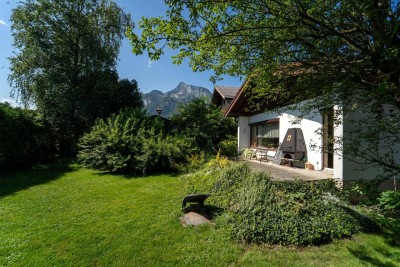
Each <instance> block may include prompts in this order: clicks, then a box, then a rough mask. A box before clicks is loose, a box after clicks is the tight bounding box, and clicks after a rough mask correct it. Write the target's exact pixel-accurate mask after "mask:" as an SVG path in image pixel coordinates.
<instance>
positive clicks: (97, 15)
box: [9, 0, 141, 153]
mask: <svg viewBox="0 0 400 267" xmlns="http://www.w3.org/2000/svg"><path fill="white" fill-rule="evenodd" d="M11 21H12V35H13V37H14V43H13V46H14V47H15V50H16V51H17V53H16V54H15V55H14V56H12V57H11V58H10V62H11V75H10V76H9V81H10V84H11V85H12V86H13V87H14V94H15V95H16V96H18V97H20V98H21V100H22V102H23V103H24V104H26V105H27V104H30V103H33V104H34V105H35V107H36V108H37V110H38V111H39V112H40V113H41V114H42V116H43V117H44V118H45V119H46V120H47V121H48V122H49V123H50V125H51V126H52V130H53V132H54V133H55V134H56V137H57V139H58V145H59V150H60V152H61V153H70V152H74V149H75V142H76V141H77V139H78V138H79V136H81V135H82V134H83V132H85V131H87V130H88V129H89V128H90V126H92V124H93V122H94V120H95V119H96V118H97V117H104V116H108V115H109V114H110V113H111V112H115V111H118V109H119V107H121V106H122V107H123V106H126V105H127V103H126V101H127V100H132V97H136V96H139V94H138V90H137V84H136V82H135V81H133V82H132V83H131V84H128V82H127V81H124V80H122V81H119V80H118V75H117V73H116V71H115V66H116V62H117V57H118V54H119V48H120V45H121V40H122V38H123V36H124V34H125V29H126V26H127V24H129V22H130V17H129V15H127V14H125V13H124V11H123V10H122V9H121V8H120V7H118V6H117V4H116V3H115V2H114V1H108V0H90V1H89V0H73V1H69V0H68V1H67V0H63V1H52V0H39V1H34V0H27V1H24V2H19V3H18V6H17V7H16V8H15V9H13V12H12V15H11ZM125 98H126V100H124V99H125ZM138 100H139V101H134V102H133V103H131V104H129V105H131V106H135V105H137V102H140V98H138ZM119 105H121V106H119ZM139 105H140V106H141V103H139ZM115 109H117V110H115Z"/></svg>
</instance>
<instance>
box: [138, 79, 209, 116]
mask: <svg viewBox="0 0 400 267" xmlns="http://www.w3.org/2000/svg"><path fill="white" fill-rule="evenodd" d="M199 97H211V92H210V90H208V89H207V88H204V87H200V86H194V85H188V84H186V83H184V82H180V83H179V84H178V85H177V86H176V88H174V89H172V90H170V91H168V92H165V93H163V92H161V91H159V90H153V91H151V92H150V93H146V94H142V98H143V103H144V107H145V108H146V109H147V112H148V114H150V115H154V114H156V112H155V110H156V108H157V107H158V106H161V107H162V109H163V112H162V114H161V115H162V116H164V117H170V116H171V115H172V114H173V113H174V112H175V111H176V107H177V106H178V104H179V103H187V102H189V101H191V100H193V99H195V98H199Z"/></svg>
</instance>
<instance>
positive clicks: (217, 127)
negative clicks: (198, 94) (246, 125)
mask: <svg viewBox="0 0 400 267" xmlns="http://www.w3.org/2000/svg"><path fill="white" fill-rule="evenodd" d="M171 120H172V125H173V126H172V128H173V129H175V131H176V132H177V133H178V134H181V135H183V136H186V137H188V138H192V139H194V142H195V144H196V146H197V147H198V148H199V149H200V150H202V151H206V152H208V153H212V152H214V151H213V149H216V148H217V145H218V144H219V143H220V142H221V141H223V140H225V139H227V138H228V137H229V136H230V135H234V134H235V133H236V125H235V122H234V121H233V120H232V119H231V118H224V116H223V113H222V111H221V109H220V108H218V107H217V106H215V105H214V104H213V103H211V102H210V100H209V99H207V98H196V99H194V100H192V101H191V102H188V103H185V104H181V105H179V106H178V111H177V113H176V114H174V115H172V118H171Z"/></svg>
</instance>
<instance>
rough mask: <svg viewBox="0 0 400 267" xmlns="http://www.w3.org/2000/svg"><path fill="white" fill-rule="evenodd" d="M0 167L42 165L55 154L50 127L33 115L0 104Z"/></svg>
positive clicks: (30, 111) (33, 113) (28, 111)
mask: <svg viewBox="0 0 400 267" xmlns="http://www.w3.org/2000/svg"><path fill="white" fill-rule="evenodd" d="M0 129H1V130H0V167H1V169H5V168H8V169H11V168H21V167H27V166H29V165H32V164H35V163H43V162H46V161H47V160H48V159H50V158H51V157H52V156H53V155H54V153H55V145H54V144H55V142H54V139H53V138H52V135H51V133H50V127H49V126H48V125H47V124H46V123H45V122H44V121H43V120H42V119H41V118H40V117H39V116H38V114H37V113H36V111H34V110H28V109H22V108H13V107H11V106H10V105H9V104H8V103H0Z"/></svg>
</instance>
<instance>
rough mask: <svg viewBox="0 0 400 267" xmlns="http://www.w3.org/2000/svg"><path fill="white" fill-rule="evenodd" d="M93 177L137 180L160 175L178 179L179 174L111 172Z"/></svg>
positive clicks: (163, 172)
mask: <svg viewBox="0 0 400 267" xmlns="http://www.w3.org/2000/svg"><path fill="white" fill-rule="evenodd" d="M93 175H98V176H104V175H113V176H116V177H121V178H124V179H139V178H147V177H151V176H162V175H168V176H171V177H179V176H180V175H181V173H179V172H176V171H154V172H149V173H146V174H126V173H115V172H111V171H98V172H96V173H94V174H93Z"/></svg>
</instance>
